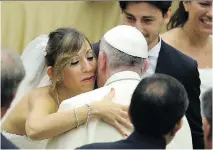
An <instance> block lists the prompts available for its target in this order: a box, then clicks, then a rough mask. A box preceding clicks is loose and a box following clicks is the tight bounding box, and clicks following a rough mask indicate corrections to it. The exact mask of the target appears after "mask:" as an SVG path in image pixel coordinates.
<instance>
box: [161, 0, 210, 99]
mask: <svg viewBox="0 0 213 150" xmlns="http://www.w3.org/2000/svg"><path fill="white" fill-rule="evenodd" d="M167 28H168V32H166V33H164V34H162V39H163V40H164V41H165V42H167V43H168V44H170V45H171V46H173V47H175V48H176V49H178V50H179V51H181V52H183V53H184V54H186V55H188V56H190V57H192V58H193V59H195V60H196V61H197V63H198V68H199V73H200V80H201V86H200V87H201V96H202V93H203V92H204V91H206V90H207V89H209V88H210V87H211V86H212V36H211V35H212V1H207V0H202V1H180V2H179V7H178V9H177V10H176V12H175V13H174V14H173V16H172V17H171V19H170V22H169V24H168V25H167Z"/></svg>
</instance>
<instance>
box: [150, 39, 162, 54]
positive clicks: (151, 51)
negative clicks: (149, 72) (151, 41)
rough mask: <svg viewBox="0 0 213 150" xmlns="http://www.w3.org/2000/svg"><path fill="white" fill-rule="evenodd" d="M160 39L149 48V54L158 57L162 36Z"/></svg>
mask: <svg viewBox="0 0 213 150" xmlns="http://www.w3.org/2000/svg"><path fill="white" fill-rule="evenodd" d="M159 39H160V41H159V42H158V44H157V45H155V46H154V47H153V48H152V49H150V50H149V52H148V54H149V56H153V57H158V55H159V52H160V48H161V37H159Z"/></svg>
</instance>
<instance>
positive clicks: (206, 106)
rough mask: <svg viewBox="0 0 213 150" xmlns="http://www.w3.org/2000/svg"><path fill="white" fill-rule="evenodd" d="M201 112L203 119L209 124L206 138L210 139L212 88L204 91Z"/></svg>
mask: <svg viewBox="0 0 213 150" xmlns="http://www.w3.org/2000/svg"><path fill="white" fill-rule="evenodd" d="M202 111H203V115H204V117H205V118H206V119H207V121H208V123H209V124H210V131H211V132H210V134H209V135H208V138H212V88H211V89H209V90H208V91H206V92H205V93H204V94H203V97H202Z"/></svg>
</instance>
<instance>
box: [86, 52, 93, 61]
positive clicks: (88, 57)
mask: <svg viewBox="0 0 213 150" xmlns="http://www.w3.org/2000/svg"><path fill="white" fill-rule="evenodd" d="M93 59H94V56H93V54H92V53H89V54H88V55H87V60H89V61H92V60H93Z"/></svg>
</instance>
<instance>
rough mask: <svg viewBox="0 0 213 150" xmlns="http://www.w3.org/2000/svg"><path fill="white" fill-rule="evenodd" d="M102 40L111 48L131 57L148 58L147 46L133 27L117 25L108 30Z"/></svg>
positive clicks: (143, 38)
mask: <svg viewBox="0 0 213 150" xmlns="http://www.w3.org/2000/svg"><path fill="white" fill-rule="evenodd" d="M104 39H105V40H106V41H107V43H109V44H110V45H111V46H112V47H114V48H116V49H118V50H120V51H122V52H124V53H126V54H128V55H132V56H136V57H141V58H148V45H147V42H146V39H145V37H144V36H143V34H142V33H141V32H140V31H139V30H138V29H136V28H135V27H132V26H128V25H119V26H116V27H114V28H112V29H111V30H109V31H108V32H107V33H105V35H104Z"/></svg>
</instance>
